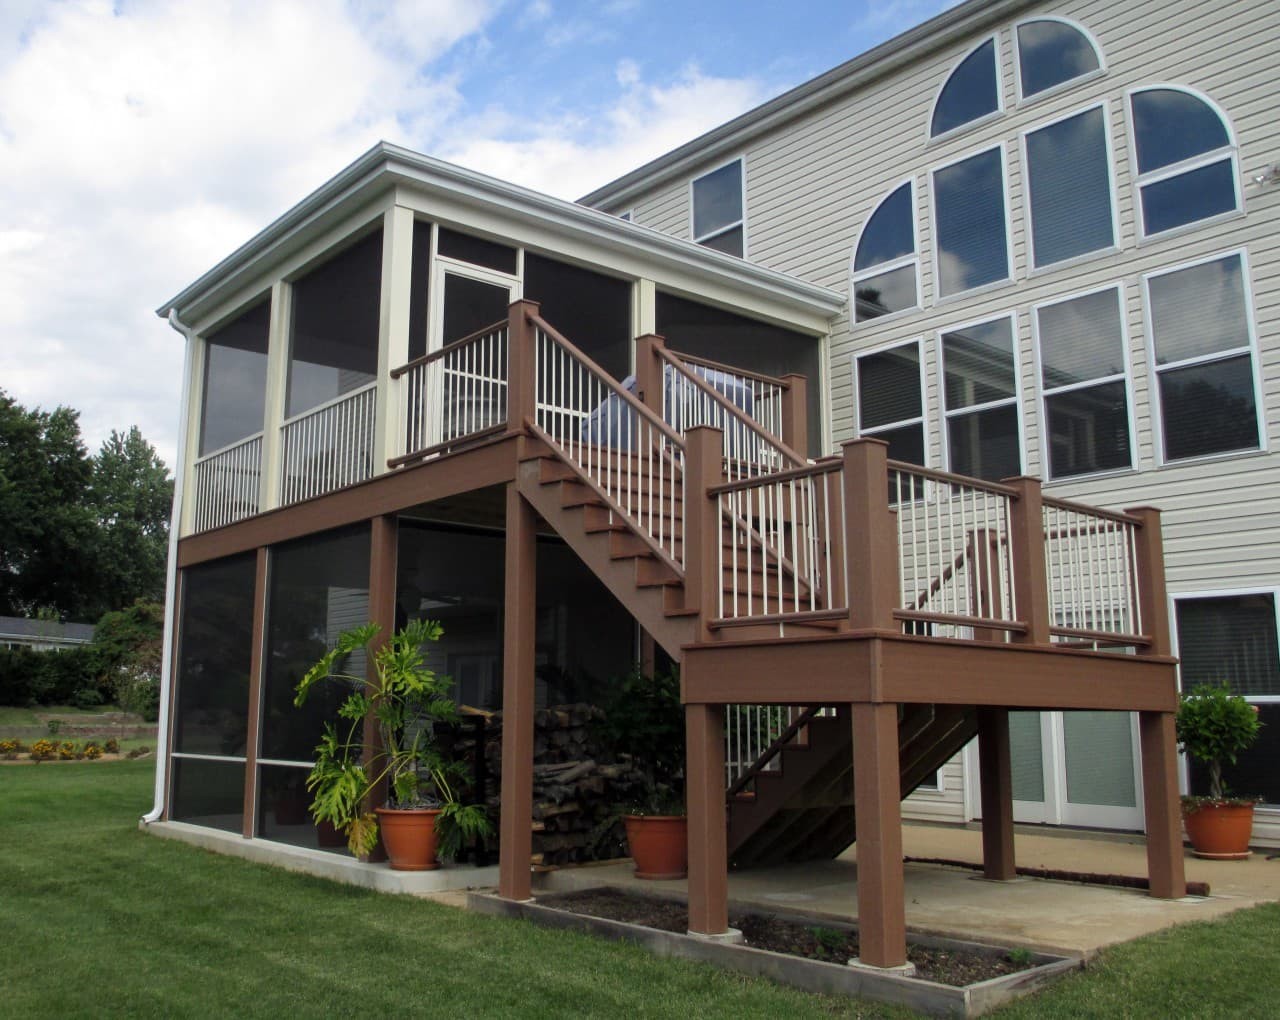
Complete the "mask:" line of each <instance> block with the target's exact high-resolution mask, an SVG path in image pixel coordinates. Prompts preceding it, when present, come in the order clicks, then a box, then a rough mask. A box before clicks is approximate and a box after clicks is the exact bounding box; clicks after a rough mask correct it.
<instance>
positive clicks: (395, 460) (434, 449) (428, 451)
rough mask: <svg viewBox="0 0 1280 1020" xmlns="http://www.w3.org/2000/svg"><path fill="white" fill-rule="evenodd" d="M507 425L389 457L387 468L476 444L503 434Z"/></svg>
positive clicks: (492, 426)
mask: <svg viewBox="0 0 1280 1020" xmlns="http://www.w3.org/2000/svg"><path fill="white" fill-rule="evenodd" d="M506 428H507V423H506V422H505V421H500V422H498V424H496V425H490V426H488V427H487V428H483V429H479V430H478V431H476V432H468V433H467V434H466V435H465V436H459V437H458V438H457V439H447V440H445V441H444V442H443V443H436V444H435V445H434V446H424V447H423V448H422V449H421V450H414V451H413V452H412V453H402V454H401V455H400V456H399V457H391V458H389V459H388V460H387V467H389V468H398V467H403V466H404V465H405V464H409V463H411V462H412V461H415V460H422V459H424V458H426V457H430V456H431V455H432V454H436V453H443V452H444V451H446V450H451V449H453V448H454V447H460V446H469V445H471V444H473V443H478V442H480V441H481V440H483V439H488V438H490V437H491V436H496V435H497V434H498V433H500V432H505V431H506Z"/></svg>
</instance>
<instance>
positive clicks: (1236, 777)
mask: <svg viewBox="0 0 1280 1020" xmlns="http://www.w3.org/2000/svg"><path fill="white" fill-rule="evenodd" d="M1257 708H1258V717H1259V719H1261V721H1262V732H1261V734H1260V735H1259V736H1258V742H1257V743H1256V744H1254V745H1253V746H1252V747H1251V748H1249V749H1248V750H1247V751H1241V752H1240V756H1239V758H1237V759H1236V763H1235V764H1234V765H1224V766H1223V767H1222V781H1223V783H1225V784H1226V787H1227V791H1228V793H1230V792H1232V791H1238V792H1239V793H1242V794H1245V795H1247V796H1250V797H1261V798H1262V800H1263V802H1264V803H1266V804H1272V805H1274V804H1280V705H1276V704H1271V703H1268V704H1262V705H1258V706H1257ZM1188 767H1189V769H1190V772H1191V792H1192V793H1193V794H1196V795H1197V796H1200V797H1207V796H1208V795H1209V770H1208V769H1206V768H1205V767H1204V766H1202V765H1200V764H1199V763H1198V762H1196V761H1195V760H1191V761H1189V762H1188Z"/></svg>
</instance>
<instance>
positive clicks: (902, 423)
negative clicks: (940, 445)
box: [853, 336, 933, 467]
mask: <svg viewBox="0 0 1280 1020" xmlns="http://www.w3.org/2000/svg"><path fill="white" fill-rule="evenodd" d="M912 346H914V347H915V348H916V354H917V357H918V359H919V362H920V414H919V415H918V416H917V417H914V418H902V419H900V420H898V421H894V422H889V423H888V424H886V425H873V426H871V427H870V428H866V429H864V428H863V427H862V389H861V378H862V375H861V373H862V359H863V358H870V357H872V356H874V355H876V354H885V353H887V352H888V351H894V350H897V349H898V348H899V347H912ZM924 348H925V343H924V337H922V336H917V337H912V338H911V339H909V340H895V341H893V342H892V343H887V344H881V345H880V346H879V347H872V348H870V349H869V350H865V351H859V352H858V353H857V354H855V355H854V356H853V412H854V413H853V427H854V435H855V436H856V437H857V438H858V439H875V438H876V437H877V436H878V435H879V434H880V433H883V432H888V431H891V430H893V429H900V428H905V427H906V426H908V425H919V426H920V431H921V434H922V436H923V437H924V442H923V447H924V463H923V464H921V465H919V466H920V467H932V465H931V464H930V463H929V462H930V460H931V458H930V456H929V453H930V447H931V446H932V445H933V444H932V443H930V442H929V389H928V379H927V374H928V373H927V366H926V364H925V349H924Z"/></svg>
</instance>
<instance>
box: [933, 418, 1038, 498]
mask: <svg viewBox="0 0 1280 1020" xmlns="http://www.w3.org/2000/svg"><path fill="white" fill-rule="evenodd" d="M947 443H948V447H949V451H950V455H951V470H952V471H954V472H956V474H961V475H970V476H971V477H973V478H985V479H987V480H988V481H991V482H998V481H1000V479H1001V478H1011V477H1012V476H1014V475H1020V474H1022V459H1021V454H1020V453H1019V451H1018V409H1017V408H1016V407H1015V406H1014V405H1013V404H1008V405H1006V406H1005V407H993V408H990V409H989V410H986V411H975V412H973V413H971V414H960V415H956V416H955V417H953V418H950V419H948V421H947Z"/></svg>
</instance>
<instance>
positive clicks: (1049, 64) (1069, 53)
mask: <svg viewBox="0 0 1280 1020" xmlns="http://www.w3.org/2000/svg"><path fill="white" fill-rule="evenodd" d="M1097 69H1098V54H1097V53H1095V52H1094V50H1093V46H1091V45H1090V43H1089V40H1088V39H1086V38H1085V36H1084V34H1083V33H1081V32H1080V31H1079V30H1077V29H1075V28H1072V27H1071V26H1070V25H1064V24H1063V23H1062V22H1060V21H1028V22H1026V23H1025V24H1022V25H1019V26H1018V70H1019V72H1020V73H1021V75H1022V94H1023V95H1024V96H1034V95H1035V94H1036V93H1037V92H1043V91H1044V90H1045V89H1049V88H1053V86H1055V85H1060V84H1062V83H1063V82H1064V81H1070V80H1071V79H1072V78H1078V77H1080V75H1082V74H1088V73H1089V72H1090V71H1096V70H1097Z"/></svg>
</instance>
